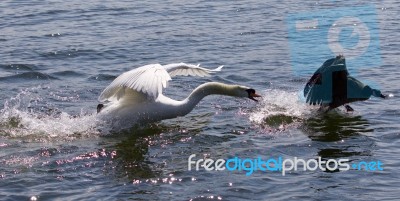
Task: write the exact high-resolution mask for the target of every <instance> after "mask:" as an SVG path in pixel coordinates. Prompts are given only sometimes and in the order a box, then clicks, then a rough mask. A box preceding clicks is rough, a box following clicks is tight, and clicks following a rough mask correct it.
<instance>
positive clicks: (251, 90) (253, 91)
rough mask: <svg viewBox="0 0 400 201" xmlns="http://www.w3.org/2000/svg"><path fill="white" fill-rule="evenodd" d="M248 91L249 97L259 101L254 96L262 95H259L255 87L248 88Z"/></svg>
mask: <svg viewBox="0 0 400 201" xmlns="http://www.w3.org/2000/svg"><path fill="white" fill-rule="evenodd" d="M246 92H247V98H250V99H251V100H253V101H258V100H257V99H255V98H254V97H261V96H260V95H258V94H257V93H256V90H254V89H246Z"/></svg>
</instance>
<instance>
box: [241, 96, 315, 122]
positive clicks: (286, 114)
mask: <svg viewBox="0 0 400 201" xmlns="http://www.w3.org/2000/svg"><path fill="white" fill-rule="evenodd" d="M264 94H265V95H263V99H262V101H260V104H259V106H258V107H257V109H256V111H253V112H252V113H251V114H250V117H249V119H250V121H252V122H253V123H255V124H257V125H260V126H261V127H262V128H264V129H268V130H285V129H286V128H287V127H290V126H292V125H296V124H297V123H299V122H301V121H303V120H304V119H306V118H308V117H310V116H311V114H313V112H314V111H316V110H317V109H315V108H314V107H312V106H309V105H307V104H306V103H305V102H304V101H302V100H301V99H299V92H289V91H283V90H279V89H271V90H267V91H266V92H265V93H264ZM316 108H317V107H316Z"/></svg>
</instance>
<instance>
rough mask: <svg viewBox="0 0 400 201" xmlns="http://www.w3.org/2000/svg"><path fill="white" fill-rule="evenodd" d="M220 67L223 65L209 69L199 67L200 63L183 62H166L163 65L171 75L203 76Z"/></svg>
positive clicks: (218, 69)
mask: <svg viewBox="0 0 400 201" xmlns="http://www.w3.org/2000/svg"><path fill="white" fill-rule="evenodd" d="M222 67H224V66H219V67H218V68H216V69H212V70H210V69H207V68H203V67H200V65H193V64H185V63H176V64H168V65H165V66H164V68H165V70H166V71H167V72H168V73H169V75H170V76H171V77H175V76H178V75H183V76H188V75H190V76H200V77H204V76H209V75H210V73H213V72H218V71H221V69H222Z"/></svg>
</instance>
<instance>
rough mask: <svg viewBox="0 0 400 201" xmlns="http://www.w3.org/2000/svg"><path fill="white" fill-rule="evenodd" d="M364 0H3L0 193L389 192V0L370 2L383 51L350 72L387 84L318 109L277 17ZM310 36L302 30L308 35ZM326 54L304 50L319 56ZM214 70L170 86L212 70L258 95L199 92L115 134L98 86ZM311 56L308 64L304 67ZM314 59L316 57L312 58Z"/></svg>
mask: <svg viewBox="0 0 400 201" xmlns="http://www.w3.org/2000/svg"><path fill="white" fill-rule="evenodd" d="M363 4H364V3H363V2H362V1H312V2H300V1H294V0H291V1H269V2H266V1H257V0H253V1H247V2H226V1H206V0H199V1H192V2H184V1H175V0H172V1H163V2H160V1H146V2H140V3H139V2H129V1H126V2H124V1H120V2H111V1H96V2H93V1H91V2H85V1H75V0H72V1H8V0H6V1H1V2H0V14H1V19H0V44H1V48H0V55H1V61H0V89H1V91H0V104H1V105H2V106H0V109H1V111H0V199H1V200H30V199H31V200H35V199H37V200H221V199H222V200H289V199H294V200H398V199H399V197H400V193H399V191H398V189H399V187H400V176H399V170H400V169H399V167H400V162H399V160H398V156H399V154H400V152H399V150H400V149H399V148H400V146H399V145H398V144H399V143H398V142H399V135H400V133H399V129H400V123H399V120H398V117H399V104H398V99H397V97H398V89H399V87H400V82H399V81H398V80H399V79H400V73H399V70H398V52H399V51H400V37H399V33H400V29H399V23H398V21H399V14H400V2H398V1H393V0H386V1H375V2H370V4H372V5H374V6H375V7H376V12H377V21H378V24H379V26H378V27H379V30H378V31H379V44H380V55H381V59H382V63H381V65H379V66H376V67H374V68H366V69H365V70H363V71H362V72H358V73H357V77H358V78H360V79H364V80H369V81H371V82H372V83H374V84H375V85H376V86H379V88H381V89H382V91H383V92H385V93H386V94H393V95H394V97H392V98H390V99H387V100H380V99H376V98H372V99H370V100H368V101H365V102H360V103H354V104H352V107H353V108H354V109H355V112H352V113H346V112H345V111H344V110H343V108H341V109H338V110H337V111H334V112H331V113H328V114H318V113H317V112H316V108H315V107H311V106H307V105H306V104H305V103H304V101H302V100H301V93H300V92H301V90H302V88H303V86H304V84H305V83H306V82H307V80H308V78H309V77H308V76H296V75H295V73H294V72H293V69H292V67H293V66H294V64H296V63H306V61H297V60H292V59H291V56H290V52H291V49H290V47H289V40H290V38H289V37H288V26H287V16H288V15H289V14H290V13H296V12H312V11H313V10H321V9H330V8H336V7H347V8H348V7H351V6H359V5H363ZM308 40H309V42H310V44H312V43H313V41H314V40H313V39H312V38H309V39H308ZM329 57H330V56H329V55H315V60H317V61H320V63H322V62H323V61H324V60H326V59H328V58H329ZM179 62H185V63H193V64H198V63H200V64H201V65H202V66H204V67H209V68H215V67H217V66H219V65H224V66H225V67H224V69H223V71H222V72H220V73H217V74H215V75H213V76H211V77H207V78H197V77H196V78H195V77H177V78H176V79H174V80H172V81H171V82H170V86H169V88H168V89H167V90H165V93H166V94H167V95H168V96H171V97H173V98H176V99H182V98H184V97H185V96H187V95H188V94H189V93H190V92H191V90H192V89H194V88H195V87H196V86H198V85H200V84H202V83H204V82H207V81H219V82H224V83H230V84H240V85H245V86H249V87H252V88H254V89H256V90H257V92H258V93H260V94H261V95H262V96H263V98H262V100H261V101H260V102H258V103H256V102H253V101H251V100H246V99H239V98H232V97H221V96H210V97H206V98H205V99H204V100H203V101H202V102H200V104H199V105H198V106H197V107H196V108H195V109H194V110H193V111H192V112H191V113H190V114H189V115H187V116H185V117H181V118H177V119H172V120H165V121H162V122H157V123H154V124H149V125H147V126H144V127H134V128H132V129H130V130H126V131H121V132H117V133H108V132H105V129H104V128H106V127H107V125H102V124H100V125H99V123H98V122H97V121H96V117H95V110H96V105H97V104H98V102H97V97H98V95H99V94H100V93H101V91H102V90H103V89H104V88H105V87H106V86H107V85H108V84H109V83H111V81H112V80H113V79H114V78H115V77H116V76H118V75H119V74H121V73H123V72H125V71H128V70H130V69H133V68H135V67H139V66H142V65H146V64H150V63H160V64H168V63H179ZM317 67H318V66H315V69H316V68H317ZM311 68H314V67H311ZM191 154H196V155H197V158H212V159H217V158H229V157H233V156H240V157H242V158H245V157H249V158H256V157H258V156H263V157H266V158H267V157H270V156H282V157H284V158H293V157H299V158H304V159H314V158H318V157H322V158H324V159H340V158H348V159H350V161H352V162H359V161H374V160H375V161H376V160H380V161H381V162H382V163H383V164H384V170H383V171H357V170H349V171H333V172H330V171H321V170H317V171H297V172H295V171H292V172H290V173H288V174H287V175H286V176H282V175H281V173H279V172H260V171H259V172H255V173H253V174H252V175H251V176H245V172H243V171H241V172H229V171H217V172H216V171H211V172H207V171H205V170H201V171H188V164H187V163H188V161H187V160H188V157H189V156H190V155H191Z"/></svg>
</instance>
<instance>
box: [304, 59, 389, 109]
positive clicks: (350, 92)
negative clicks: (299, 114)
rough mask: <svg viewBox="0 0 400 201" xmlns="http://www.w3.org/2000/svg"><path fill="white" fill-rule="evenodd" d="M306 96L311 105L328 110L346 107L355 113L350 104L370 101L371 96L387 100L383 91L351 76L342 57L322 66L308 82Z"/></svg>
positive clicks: (330, 60) (329, 60)
mask: <svg viewBox="0 0 400 201" xmlns="http://www.w3.org/2000/svg"><path fill="white" fill-rule="evenodd" d="M304 96H305V97H306V101H307V103H309V104H312V105H321V106H324V107H327V108H328V110H331V109H334V108H336V107H339V106H341V105H345V107H346V109H347V111H353V109H352V108H351V107H350V106H349V105H347V104H348V103H351V102H355V101H364V100H368V99H369V98H370V97H371V96H376V97H381V98H385V96H384V95H382V94H381V91H379V90H377V89H372V88H371V87H369V86H368V85H365V84H363V83H362V82H360V81H359V80H357V79H356V78H354V77H351V76H349V72H348V71H347V68H346V62H345V58H344V56H341V55H339V56H337V57H336V58H332V59H328V60H327V61H325V62H324V63H323V64H322V66H321V67H320V68H319V69H318V70H317V71H316V72H315V73H314V75H313V76H312V77H311V78H310V80H309V81H308V82H307V84H306V86H305V88H304Z"/></svg>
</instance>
